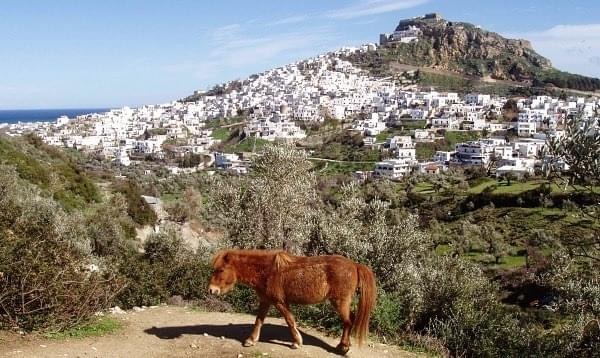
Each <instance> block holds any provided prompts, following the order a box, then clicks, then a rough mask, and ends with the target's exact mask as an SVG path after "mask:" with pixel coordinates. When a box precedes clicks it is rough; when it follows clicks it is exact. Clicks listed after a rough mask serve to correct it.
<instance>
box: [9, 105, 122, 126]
mask: <svg viewBox="0 0 600 358" xmlns="http://www.w3.org/2000/svg"><path fill="white" fill-rule="evenodd" d="M109 110H110V109H108V108H77V109H74V108H71V109H19V110H0V124H1V123H17V122H54V121H55V120H56V119H57V118H58V117H60V116H67V117H69V118H74V117H76V116H79V115H82V114H88V113H103V112H108V111H109Z"/></svg>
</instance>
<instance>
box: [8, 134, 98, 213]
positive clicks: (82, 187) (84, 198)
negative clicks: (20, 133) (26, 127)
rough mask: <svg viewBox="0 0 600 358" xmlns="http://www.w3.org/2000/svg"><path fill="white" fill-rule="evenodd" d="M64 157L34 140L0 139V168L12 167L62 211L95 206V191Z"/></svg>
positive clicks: (75, 166) (58, 150) (90, 183)
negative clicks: (52, 198)
mask: <svg viewBox="0 0 600 358" xmlns="http://www.w3.org/2000/svg"><path fill="white" fill-rule="evenodd" d="M67 153H68V152H66V151H63V150H60V149H57V148H53V147H49V146H47V145H45V144H43V143H41V141H39V139H35V138H29V139H27V138H9V137H0V164H5V165H9V166H12V167H14V168H15V169H16V171H17V173H18V174H19V176H20V177H21V178H22V179H24V180H26V181H29V182H31V183H32V184H35V185H37V186H38V187H39V188H40V189H42V190H44V191H48V192H50V193H51V194H52V195H53V197H54V198H55V199H56V200H57V201H59V202H60V203H61V204H62V205H63V207H64V208H65V209H67V210H72V209H76V208H82V207H84V206H85V205H86V204H87V203H91V202H99V201H100V197H101V196H100V192H99V191H98V188H97V187H96V185H95V184H94V183H93V182H92V181H91V180H90V179H89V178H88V177H87V175H86V174H85V173H83V172H82V171H81V170H80V169H78V167H77V165H76V164H75V162H74V160H73V159H72V158H71V157H70V156H69V155H68V154H67Z"/></svg>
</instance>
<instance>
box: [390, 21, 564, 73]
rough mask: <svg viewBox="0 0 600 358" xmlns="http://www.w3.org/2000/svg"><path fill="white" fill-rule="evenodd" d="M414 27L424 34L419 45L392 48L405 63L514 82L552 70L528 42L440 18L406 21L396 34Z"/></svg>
mask: <svg viewBox="0 0 600 358" xmlns="http://www.w3.org/2000/svg"><path fill="white" fill-rule="evenodd" d="M411 27H412V28H417V29H419V30H420V32H421V33H422V35H421V36H420V38H419V40H418V41H415V42H412V43H394V42H391V43H390V44H389V45H390V46H391V47H396V50H397V51H393V50H392V51H391V52H392V53H394V54H397V59H398V60H399V61H401V62H406V63H409V64H417V65H423V64H424V65H428V66H432V67H435V68H439V69H443V70H449V71H458V72H462V73H464V74H467V75H476V76H488V75H489V76H491V77H492V78H493V79H498V80H512V81H527V80H533V78H535V73H536V72H539V71H543V70H550V69H552V63H551V62H550V61H549V60H548V59H546V58H545V57H543V56H541V55H540V54H538V53H537V52H535V51H534V50H533V48H532V46H531V43H529V41H526V40H512V39H506V38H504V37H502V36H500V35H499V34H497V33H494V32H490V31H486V30H483V29H481V28H479V27H476V26H474V25H472V24H468V23H464V22H451V21H447V20H444V19H443V18H441V17H439V16H425V17H421V18H415V19H410V20H402V21H400V23H399V24H398V27H397V28H396V31H403V30H407V29H409V28H411Z"/></svg>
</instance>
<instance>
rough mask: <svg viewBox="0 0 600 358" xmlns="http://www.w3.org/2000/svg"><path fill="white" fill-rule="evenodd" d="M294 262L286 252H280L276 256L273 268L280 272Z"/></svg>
mask: <svg viewBox="0 0 600 358" xmlns="http://www.w3.org/2000/svg"><path fill="white" fill-rule="evenodd" d="M292 262H294V258H293V257H292V256H291V255H290V254H288V253H287V252H285V251H279V252H277V253H276V254H275V259H273V266H275V269H277V270H280V269H281V268H283V267H286V266H287V265H289V264H290V263H292Z"/></svg>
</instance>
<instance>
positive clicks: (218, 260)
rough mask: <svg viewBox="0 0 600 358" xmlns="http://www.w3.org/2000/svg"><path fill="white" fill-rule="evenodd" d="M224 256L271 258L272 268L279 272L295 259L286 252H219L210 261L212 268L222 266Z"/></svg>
mask: <svg viewBox="0 0 600 358" xmlns="http://www.w3.org/2000/svg"><path fill="white" fill-rule="evenodd" d="M226 255H240V256H250V257H257V256H258V257H268V256H274V257H273V266H274V267H275V268H276V269H277V270H279V269H281V268H283V267H285V266H287V265H289V264H290V263H292V262H294V260H295V258H294V257H293V256H292V255H290V254H289V253H287V252H286V251H275V250H221V251H219V252H217V254H216V255H215V257H214V258H213V260H212V265H213V267H217V266H221V265H223V262H224V261H225V256H226Z"/></svg>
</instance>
